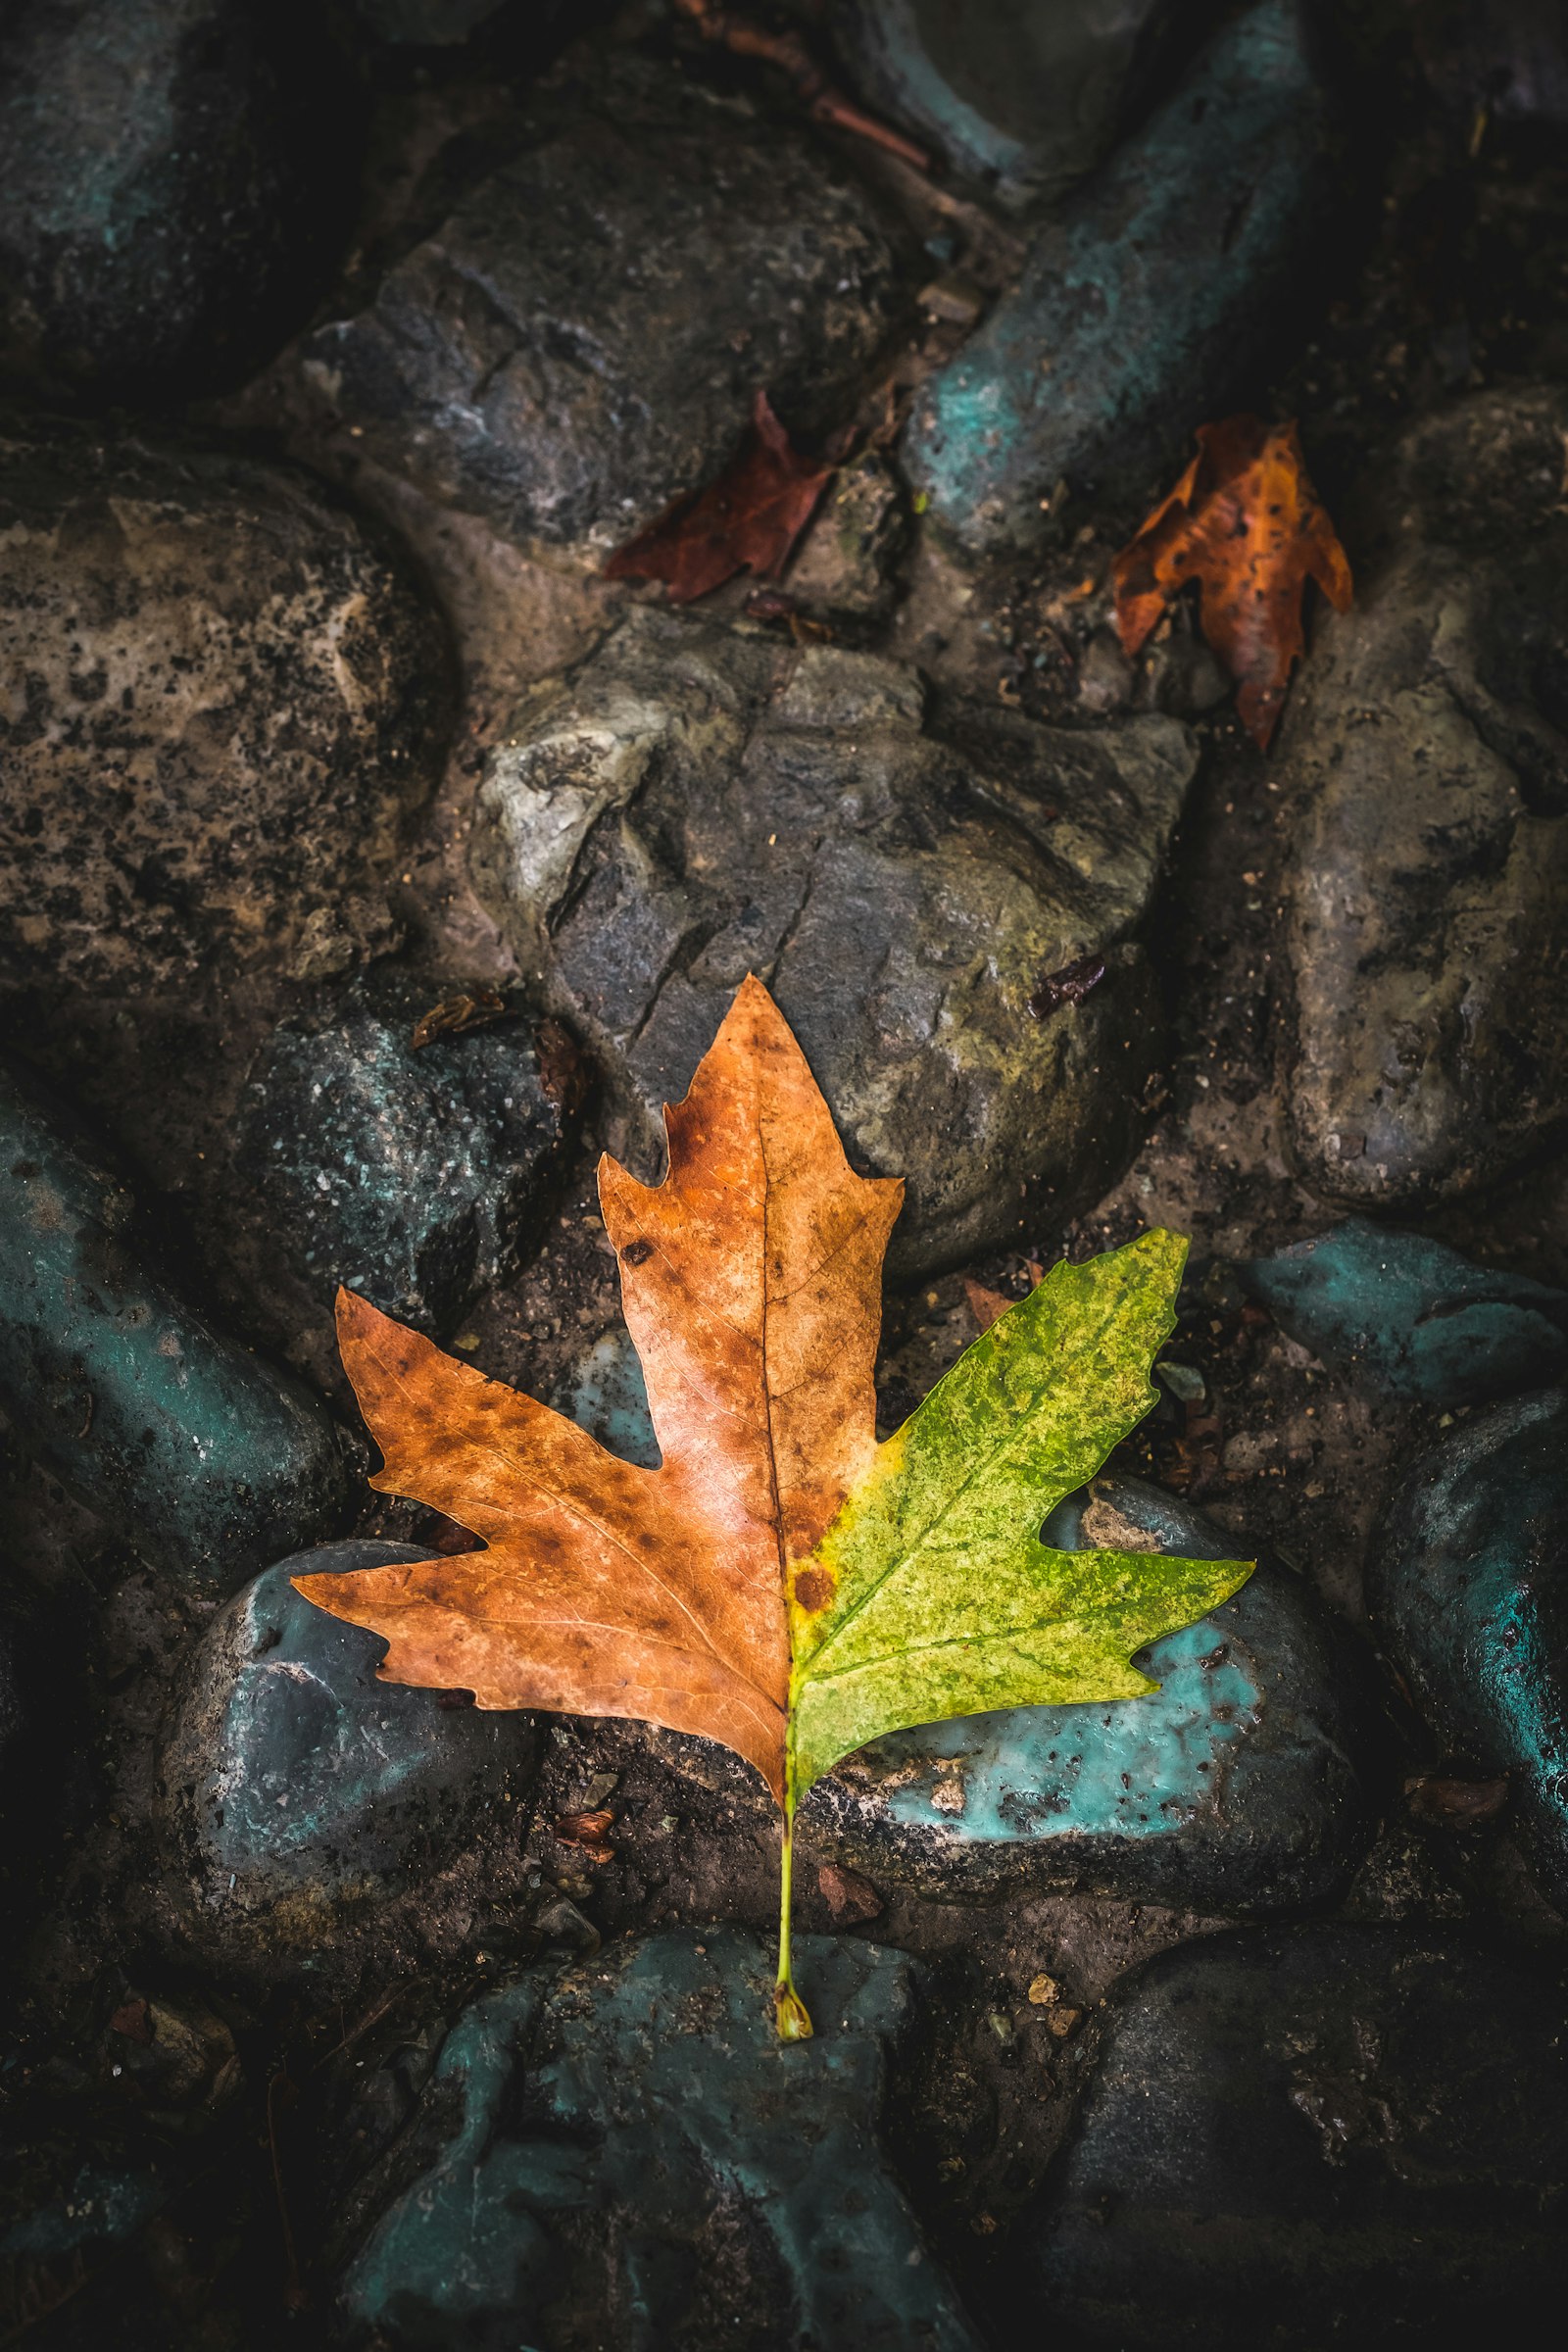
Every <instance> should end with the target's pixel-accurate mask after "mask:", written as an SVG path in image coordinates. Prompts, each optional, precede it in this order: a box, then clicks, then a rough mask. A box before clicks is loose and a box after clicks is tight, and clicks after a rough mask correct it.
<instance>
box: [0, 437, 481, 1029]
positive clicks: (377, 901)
mask: <svg viewBox="0 0 1568 2352" xmlns="http://www.w3.org/2000/svg"><path fill="white" fill-rule="evenodd" d="M0 641H3V645H4V653H3V655H0V663H3V668H4V674H5V676H7V677H9V679H10V681H11V683H10V688H9V690H8V691H7V692H5V693H4V694H0V986H6V985H9V986H17V985H23V984H31V985H33V986H34V987H38V988H44V989H47V990H48V992H49V996H50V1001H51V1003H53V1002H54V1001H55V1000H56V999H57V998H58V996H59V995H60V993H61V992H71V991H76V990H88V989H90V990H92V991H94V992H95V993H96V992H103V991H112V990H117V989H118V990H124V991H127V992H135V991H145V990H150V989H153V988H179V989H186V988H188V987H189V985H190V983H191V981H192V979H193V978H194V977H195V976H196V975H198V974H201V973H206V972H209V971H214V970H217V971H221V972H222V973H223V974H225V975H230V974H233V973H234V972H236V971H238V970H240V969H243V968H246V967H249V966H254V965H256V964H258V963H265V964H267V965H269V966H270V967H271V968H272V969H274V970H276V971H280V972H283V973H286V974H287V975H289V976H290V977H292V978H295V979H302V980H303V979H317V978H321V977H324V976H326V975H327V974H330V973H333V972H341V971H345V970H347V969H348V967H349V966H350V965H351V964H354V963H356V962H359V961H362V960H363V959H364V958H365V956H367V955H368V954H371V953H374V952H378V951H380V950H384V949H385V948H387V947H389V946H391V945H393V944H395V941H396V937H397V929H396V925H395V923H394V921H393V917H392V914H391V911H390V908H389V907H388V904H387V898H386V885H387V882H388V880H389V879H390V878H391V876H392V874H393V871H394V866H395V861H396V859H397V858H398V855H399V850H400V845H401V842H402V839H403V836H404V833H405V830H406V826H407V822H408V819H409V818H410V816H411V815H412V813H413V811H414V809H415V808H416V807H417V805H418V804H419V802H420V801H422V800H423V798H424V797H425V795H426V794H427V793H428V791H429V790H430V788H431V785H432V784H433V782H434V778H435V774H436V770H437V767H438V764H439V760H440V754H441V748H442V741H443V737H444V732H445V727H446V723H447V718H448V714H449V708H450V704H449V674H448V660H447V652H446V643H445V638H444V635H443V632H442V629H441V627H440V624H439V622H438V621H437V619H436V617H435V615H434V614H433V613H432V612H431V610H430V609H429V608H428V607H427V606H426V604H425V603H424V602H423V600H422V598H421V596H420V595H419V594H418V593H417V591H416V589H415V588H414V586H413V584H412V581H411V580H410V578H409V577H407V576H406V575H405V573H404V572H403V570H402V569H401V568H400V567H399V566H398V565H397V564H395V563H394V562H393V561H392V560H391V559H390V558H389V557H388V555H387V554H386V553H384V552H383V551H382V550H381V548H380V547H379V546H378V545H375V544H372V542H371V541H370V540H369V539H368V538H367V537H366V536H365V534H364V532H363V531H362V530H361V529H360V527H359V525H358V524H357V523H356V522H355V521H354V520H353V519H352V518H351V517H350V515H348V514H347V513H346V512H344V511H343V510H342V509H341V508H340V507H338V506H336V505H334V504H332V503H330V501H329V499H328V497H327V494H326V493H324V492H323V491H321V490H320V489H319V487H318V486H317V485H316V484H314V483H312V482H311V481H310V480H309V478H308V477H307V476H306V475H304V474H301V473H296V472H292V471H289V470H287V469H285V468H282V467H278V466H264V465H260V464H257V463H255V462H253V461H252V460H250V459H248V458H241V457H237V456H233V455H231V454H228V453H227V452H222V451H218V450H214V449H209V448H205V447H192V448H188V449H187V448H184V447H176V446H175V445H173V444H171V443H166V442H154V441H151V440H146V439H141V438H110V437H105V436H101V435H99V434H96V433H93V432H89V431H87V430H85V429H82V430H80V431H74V430H73V429H72V428H70V427H65V426H53V427H51V428H50V429H49V431H48V432H47V434H45V433H44V432H42V431H40V432H39V433H38V435H37V436H36V437H33V436H32V435H31V434H29V433H25V432H22V431H14V432H12V433H9V434H7V433H4V432H0Z"/></svg>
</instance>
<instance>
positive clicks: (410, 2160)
mask: <svg viewBox="0 0 1568 2352" xmlns="http://www.w3.org/2000/svg"><path fill="white" fill-rule="evenodd" d="M800 1970H801V1981H802V1983H803V1985H809V1987H810V1994H811V1999H812V2003H813V2007H814V2009H815V2012H816V2018H817V2033H818V2038H816V2039H815V2040H813V2041H810V2042H808V2043H802V2044H797V2045H794V2046H782V2045H780V2043H779V2042H778V2041H777V2040H776V2039H775V2037H774V2034H773V2028H772V2014H771V2012H772V1980H771V1963H770V1959H769V1956H768V1954H767V1952H766V1950H765V1948H764V1947H763V1946H762V1945H760V1943H757V1942H755V1941H754V1940H753V1939H752V1938H751V1937H749V1936H738V1935H736V1934H734V1933H733V1932H730V1931H725V1930H714V1931H711V1933H708V1934H705V1935H703V1936H701V1937H696V1936H693V1935H692V1934H691V1932H689V1931H687V1932H684V1933H678V1934H669V1935H665V1936H653V1937H649V1938H647V1939H646V1940H644V1941H642V1942H640V1943H633V1944H621V1945H618V1946H616V1947H615V1948H614V1950H613V1951H610V1952H605V1953H603V1954H601V1955H599V1956H598V1957H596V1958H594V1959H591V1960H588V1961H586V1962H583V1963H581V1964H579V1965H578V1966H576V1967H570V1968H567V1969H566V1970H565V1971H564V1972H563V1973H562V1974H560V1975H559V1976H556V1975H553V1972H551V1971H549V1970H547V1969H543V1968H541V1969H539V1970H537V1971H535V1972H532V1973H530V1974H529V1975H527V1976H524V1977H523V1978H521V1979H519V1980H518V1981H517V1982H516V1983H515V1984H513V1985H508V1986H505V1987H502V1988H499V1989H497V1990H495V1991H493V1992H489V1993H486V1994H485V1995H484V1996H483V1997H482V1998H481V1999H480V2000H479V2001H477V2002H475V2003H474V2005H473V2006H472V2007H471V2008H469V2009H468V2010H467V2011H466V2012H465V2014H464V2015H463V2016H462V2017H461V2018H460V2019H459V2020H458V2021H457V2023H456V2024H455V2026H454V2027H453V2029H452V2031H451V2033H450V2034H448V2036H447V2039H446V2041H445V2043H444V2044H443V2046H442V2049H441V2053H440V2056H439V2058H438V2059H437V2061H436V2065H435V2069H434V2073H433V2076H432V2078H431V2083H430V2089H429V2091H428V2093H427V2094H426V2107H425V2113H424V2116H423V2117H421V2118H420V2119H418V2120H417V2121H416V2123H415V2124H414V2126H413V2128H412V2130H411V2131H410V2133H409V2142H408V2146H407V2149H406V2152H405V2153H404V2155H403V2159H402V2162H401V2164H400V2165H399V2166H398V2167H397V2168H396V2169H397V2170H400V2171H401V2172H402V2174H403V2176H404V2185H402V2187H401V2193H399V2194H397V2195H395V2196H394V2198H393V2199H392V2201H391V2203H390V2204H389V2205H388V2206H387V2207H386V2210H385V2211H384V2212H383V2213H382V2214H381V2216H380V2218H379V2219H378V2220H377V2221H376V2223H375V2225H374V2227H373V2229H371V2230H370V2232H369V2234H368V2238H367V2240H366V2242H365V2244H364V2245H363V2247H362V2248H361V2250H360V2251H359V2253H358V2254H357V2255H356V2257H355V2258H354V2260H353V2262H352V2263H351V2265H350V2267H349V2269H348V2271H347V2274H346V2276H345V2278H344V2281H343V2288H342V2296H343V2303H344V2306H345V2308H346V2310H347V2311H348V2313H349V2314H350V2315H351V2316H352V2317H353V2318H354V2319H355V2320H357V2321H358V2322H359V2323H360V2324H361V2325H362V2326H363V2327H369V2328H373V2329H375V2330H377V2331H379V2332H380V2333H381V2334H382V2336H383V2337H384V2338H385V2339H386V2340H388V2341H390V2342H391V2343H393V2344H396V2345H400V2346H401V2345H411V2346H412V2345H417V2344H429V2343H435V2342H441V2341H448V2342H450V2341H452V2340H454V2339H455V2337H456V2336H457V2335H458V2334H459V2333H460V2332H461V2334H462V2338H463V2340H464V2341H466V2342H472V2343H495V2344H498V2345H499V2344H501V2343H503V2342H508V2343H510V2342H515V2341H518V2340H520V2337H521V2336H522V2335H524V2334H525V2335H528V2336H538V2337H540V2338H542V2339H543V2340H545V2341H548V2342H552V2343H559V2344H562V2345H563V2346H566V2345H577V2344H584V2345H586V2344H589V2343H592V2342H594V2341H595V2340H598V2337H599V2331H600V2330H601V2328H602V2327H604V2325H605V2320H604V2317H603V2316H602V2315H604V2314H605V2313H607V2312H613V2313H616V2314H618V2315H620V2317H619V2319H618V2320H617V2321H616V2323H615V2325H616V2326H617V2327H619V2328H624V2329H625V2330H626V2331H627V2334H626V2339H625V2340H636V2341H646V2342H648V2343H655V2342H673V2341H677V2340H678V2341H680V2342H683V2343H693V2342H698V2343H707V2342H709V2341H716V2340H719V2332H720V2331H722V2339H723V2340H724V2341H728V2342H737V2343H746V2344H762V2343H789V2344H808V2343H817V2344H823V2345H827V2344H848V2343H851V2342H854V2343H857V2344H863V2345H866V2346H876V2347H881V2346H886V2347H887V2352H894V2348H895V2347H901V2348H902V2347H903V2346H905V2345H907V2344H911V2343H919V2344H929V2345H931V2346H932V2347H934V2348H936V2347H940V2348H942V2352H971V2348H972V2347H975V2346H977V2345H978V2343H979V2340H980V2339H979V2337H978V2336H977V2335H976V2334H975V2333H974V2331H973V2329H972V2328H971V2327H970V2325H969V2323H968V2321H967V2320H966V2319H965V2317H964V2315H963V2312H962V2310H961V2308H960V2306H959V2304H958V2302H957V2299H956V2294H955V2292H954V2290H953V2288H952V2286H951V2285H950V2284H949V2282H948V2280H947V2279H946V2278H944V2276H943V2274H942V2272H941V2270H940V2268H939V2267H938V2266H937V2265H936V2264H935V2263H934V2261H933V2260H932V2257H931V2255H930V2253H929V2251H928V2249H927V2248H926V2246H925V2245H924V2243H923V2241H922V2238H921V2235H920V2232H919V2229H918V2227H917V2225H916V2223H915V2220H914V2216H913V2214H912V2212H911V2211H910V2208H909V2206H908V2204H907V2200H906V2198H905V2195H904V2192H903V2190H902V2189H901V2188H900V2186H899V2185H898V2182H897V2180H896V2178H895V2176H894V2173H893V2171H892V2168H891V2166H890V2164H889V2162H888V2158H887V2156H886V2154H885V2152H884V2150H883V2149H882V2147H881V2146H880V2145H879V2125H880V2122H881V2110H882V2107H883V2103H884V2098H885V2093H886V2082H887V2067H888V2062H889V2056H890V2054H891V2051H892V2048H893V2047H894V2046H895V2045H896V2044H897V2043H898V2042H899V2041H901V2040H903V2039H907V2037H908V2035H909V2034H910V2031H911V2029H912V2028H913V2026H914V2024H915V2020H916V2016H917V2012H918V2006H919V1995H920V1980H919V1972H918V1970H917V1969H916V1968H915V1966H914V1965H913V1964H912V1963H911V1962H910V1961H908V1960H907V1958H905V1957H904V1956H903V1955H902V1954H900V1953H895V1952H886V1951H879V1950H877V1949H875V1948H874V1947H872V1946H868V1945H865V1944H858V1943H847V1942H843V1943H841V1942H834V1941H831V1940H830V1939H828V1938H826V1937H822V1936H812V1937H809V1938H807V1939H805V1941H804V1942H803V1945H802V1950H801V1959H800ZM590 2151H592V2153H591V2154H590ZM388 2169H389V2171H391V2170H392V2169H393V2168H391V2167H389V2168H388ZM366 2193H367V2192H366V2191H362V2192H361V2194H362V2196H364V2195H365V2194H366Z"/></svg>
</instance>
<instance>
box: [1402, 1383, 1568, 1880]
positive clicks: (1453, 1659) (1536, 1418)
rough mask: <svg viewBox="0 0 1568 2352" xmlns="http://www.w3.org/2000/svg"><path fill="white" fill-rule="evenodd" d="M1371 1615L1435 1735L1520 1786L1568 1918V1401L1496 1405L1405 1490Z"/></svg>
mask: <svg viewBox="0 0 1568 2352" xmlns="http://www.w3.org/2000/svg"><path fill="white" fill-rule="evenodd" d="M1367 1601H1368V1605H1369V1607H1370V1608H1371V1611H1372V1614H1373V1617H1374V1618H1375V1620H1376V1622H1377V1624H1378V1626H1379V1628H1380V1629H1381V1631H1382V1633H1383V1636H1384V1638H1385V1640H1386V1641H1387V1642H1388V1646H1389V1649H1390V1651H1391V1653H1392V1654H1393V1656H1394V1658H1395V1660H1396V1662H1397V1665H1398V1667H1399V1669H1400V1671H1401V1672H1402V1674H1403V1675H1404V1677H1405V1679H1406V1681H1407V1682H1408V1683H1409V1685H1410V1687H1411V1689H1412V1691H1414V1693H1415V1696H1416V1700H1417V1703H1418V1704H1419V1705H1420V1707H1421V1709H1422V1712H1423V1713H1424V1714H1425V1716H1426V1718H1427V1720H1428V1722H1429V1723H1430V1724H1431V1726H1432V1729H1433V1731H1434V1732H1435V1733H1436V1734H1437V1736H1438V1738H1439V1740H1442V1741H1443V1742H1444V1743H1445V1744H1446V1747H1447V1748H1448V1749H1449V1750H1450V1751H1451V1753H1452V1754H1453V1755H1454V1756H1455V1757H1457V1758H1461V1759H1463V1760H1464V1761H1465V1762H1466V1763H1467V1764H1469V1765H1472V1766H1474V1767H1475V1769H1476V1770H1477V1772H1478V1773H1479V1774H1480V1775H1481V1776H1483V1777H1485V1776H1487V1775H1491V1774H1502V1773H1506V1774H1507V1775H1508V1778H1509V1780H1510V1782H1511V1784H1512V1792H1513V1802H1514V1805H1515V1808H1516V1810H1517V1815H1518V1819H1519V1822H1520V1826H1521V1828H1522V1829H1523V1832H1524V1835H1525V1839H1526V1842H1527V1844H1528V1846H1529V1849H1530V1852H1531V1854H1532V1857H1533V1859H1534V1862H1535V1867H1536V1872H1537V1875H1538V1877H1539V1879H1540V1881H1541V1885H1542V1887H1543V1889H1544V1892H1545V1893H1546V1895H1547V1896H1548V1898H1549V1899H1550V1900H1551V1901H1552V1902H1553V1903H1555V1905H1556V1906H1557V1908H1558V1909H1559V1910H1560V1911H1562V1912H1563V1913H1564V1914H1565V1915H1568V1396H1565V1395H1564V1393H1563V1392H1562V1391H1561V1390H1560V1389H1549V1390H1544V1391H1542V1392H1540V1393H1539V1394H1537V1395H1536V1396H1533V1397H1518V1398H1516V1399H1515V1400H1514V1401H1513V1402H1512V1403H1509V1404H1497V1405H1494V1406H1493V1407H1492V1409H1491V1411H1490V1412H1486V1413H1481V1414H1478V1415H1477V1416H1476V1418H1475V1419H1474V1420H1472V1421H1469V1422H1467V1423H1466V1424H1465V1425H1464V1426H1463V1427H1462V1428H1459V1429H1454V1430H1451V1431H1450V1432H1449V1433H1448V1434H1447V1435H1446V1437H1444V1438H1442V1439H1441V1440H1440V1441H1439V1443H1438V1444H1437V1445H1436V1446H1433V1447H1432V1448H1431V1449H1430V1450H1429V1451H1428V1452H1426V1453H1425V1454H1423V1455H1422V1456H1421V1457H1420V1459H1419V1460H1417V1461H1416V1462H1414V1463H1412V1464H1411V1466H1410V1468H1409V1469H1408V1470H1407V1471H1406V1472H1405V1474H1404V1476H1403V1477H1402V1478H1401V1480H1400V1482H1399V1485H1398V1487H1397V1490H1396V1492H1395V1494H1394V1495H1393V1497H1392V1499H1391V1501H1390V1504H1389V1508H1388V1513H1387V1516H1386V1518H1385V1519H1384V1522H1383V1525H1382V1528H1381V1530H1380V1533H1379V1536H1378V1540H1377V1542H1376V1543H1375V1544H1373V1547H1372V1550H1371V1553H1370V1556H1369V1558H1368V1562H1367Z"/></svg>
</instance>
